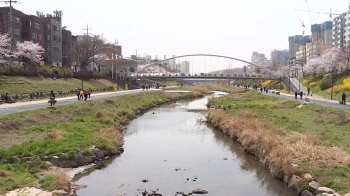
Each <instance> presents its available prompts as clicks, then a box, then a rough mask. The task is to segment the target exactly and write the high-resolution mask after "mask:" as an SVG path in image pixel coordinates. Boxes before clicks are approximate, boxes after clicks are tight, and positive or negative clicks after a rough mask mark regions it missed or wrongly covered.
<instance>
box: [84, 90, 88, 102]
mask: <svg viewBox="0 0 350 196" xmlns="http://www.w3.org/2000/svg"><path fill="white" fill-rule="evenodd" d="M87 98H88V91H84V101H87Z"/></svg>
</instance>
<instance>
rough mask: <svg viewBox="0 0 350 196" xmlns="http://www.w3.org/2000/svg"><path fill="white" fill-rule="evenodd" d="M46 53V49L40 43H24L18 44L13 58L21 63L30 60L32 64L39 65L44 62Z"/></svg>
mask: <svg viewBox="0 0 350 196" xmlns="http://www.w3.org/2000/svg"><path fill="white" fill-rule="evenodd" d="M44 52H45V50H44V48H43V47H42V46H41V45H39V44H38V43H34V42H32V41H24V42H22V43H17V45H16V50H15V51H14V52H13V56H14V57H16V58H18V59H19V60H21V61H23V60H28V61H30V63H35V64H38V63H40V61H42V54H43V53H44Z"/></svg>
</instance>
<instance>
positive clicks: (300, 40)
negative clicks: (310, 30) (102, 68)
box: [288, 35, 311, 58]
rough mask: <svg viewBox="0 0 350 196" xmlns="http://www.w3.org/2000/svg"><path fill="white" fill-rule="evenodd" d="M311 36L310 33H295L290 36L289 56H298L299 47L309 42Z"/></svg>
mask: <svg viewBox="0 0 350 196" xmlns="http://www.w3.org/2000/svg"><path fill="white" fill-rule="evenodd" d="M310 40H311V36H310V35H305V36H302V35H294V36H289V37H288V42H289V57H290V58H293V57H296V53H297V51H299V47H300V46H301V45H303V44H305V43H307V42H310Z"/></svg>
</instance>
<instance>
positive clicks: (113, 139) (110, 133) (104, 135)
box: [94, 125, 123, 153]
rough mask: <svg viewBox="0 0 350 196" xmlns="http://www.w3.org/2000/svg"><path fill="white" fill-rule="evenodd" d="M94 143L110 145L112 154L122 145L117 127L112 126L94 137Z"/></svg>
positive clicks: (120, 134)
mask: <svg viewBox="0 0 350 196" xmlns="http://www.w3.org/2000/svg"><path fill="white" fill-rule="evenodd" d="M94 140H95V143H97V144H98V143H102V144H103V143H106V142H108V143H112V144H113V145H112V146H113V147H112V148H113V149H110V151H111V152H112V153H118V149H119V148H120V147H121V146H122V144H123V142H122V141H123V139H122V133H121V131H120V129H119V128H118V127H115V126H114V125H112V126H110V127H108V128H107V129H104V130H101V131H99V132H98V133H96V134H95V135H94Z"/></svg>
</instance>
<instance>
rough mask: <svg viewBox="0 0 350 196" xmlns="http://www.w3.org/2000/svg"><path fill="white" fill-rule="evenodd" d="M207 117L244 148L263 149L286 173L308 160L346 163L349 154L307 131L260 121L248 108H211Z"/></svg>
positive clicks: (318, 162) (336, 163) (330, 164)
mask: <svg viewBox="0 0 350 196" xmlns="http://www.w3.org/2000/svg"><path fill="white" fill-rule="evenodd" d="M208 120H209V121H210V122H211V123H213V124H214V125H215V126H217V127H218V128H220V129H221V130H223V132H225V133H226V134H228V135H229V136H230V137H231V138H237V140H238V141H239V142H240V143H241V144H242V145H243V146H244V148H245V149H246V150H249V151H250V152H254V151H255V150H258V149H262V150H264V151H265V153H266V155H267V156H266V158H267V159H268V161H269V162H270V163H272V164H273V165H276V166H279V167H281V168H282V170H283V171H284V172H285V173H286V174H291V173H294V172H295V171H294V170H293V169H292V168H291V163H300V162H301V161H303V160H307V161H308V162H309V163H310V165H318V164H321V163H323V164H326V165H328V166H346V165H348V164H350V156H349V155H348V154H347V153H346V152H345V151H343V150H341V149H339V148H336V147H327V146H320V145H318V143H319V137H318V136H317V135H316V134H313V133H308V134H306V135H303V134H300V133H291V134H288V135H285V134H286V133H285V132H284V131H283V130H282V129H280V128H278V127H276V126H274V125H273V124H272V123H269V122H263V121H260V120H259V119H258V118H257V117H256V115H255V114H254V113H252V112H250V111H247V110H243V111H238V112H237V114H236V115H235V116H232V117H231V116H229V115H227V114H226V113H225V112H224V111H223V110H210V111H209V113H208Z"/></svg>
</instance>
